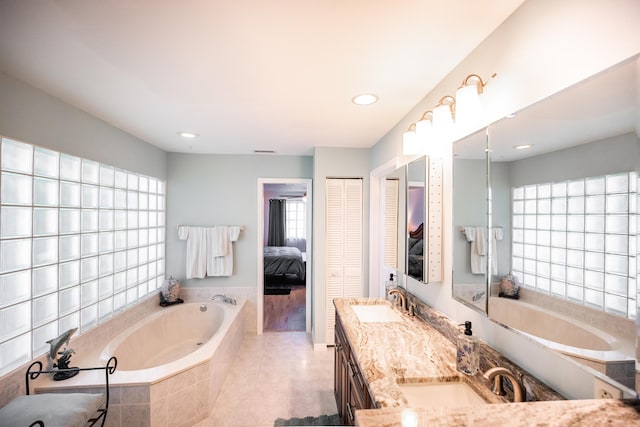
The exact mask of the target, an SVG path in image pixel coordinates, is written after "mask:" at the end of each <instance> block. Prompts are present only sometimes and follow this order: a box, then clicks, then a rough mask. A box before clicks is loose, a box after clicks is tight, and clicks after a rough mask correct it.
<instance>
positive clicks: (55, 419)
mask: <svg viewBox="0 0 640 427" xmlns="http://www.w3.org/2000/svg"><path fill="white" fill-rule="evenodd" d="M105 403H106V398H105V395H104V394H102V393H99V394H90V393H43V394H33V395H30V396H19V397H16V398H15V399H13V400H12V401H11V402H9V403H8V404H7V405H5V406H3V407H2V408H0V427H4V426H28V425H30V424H31V423H33V422H34V421H37V420H41V421H43V422H44V425H45V427H76V426H77V427H83V426H84V425H85V424H86V422H87V420H88V419H89V418H91V417H92V416H93V415H94V414H95V413H96V411H97V410H98V409H100V408H101V407H103V406H104V405H105Z"/></svg>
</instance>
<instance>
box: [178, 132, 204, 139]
mask: <svg viewBox="0 0 640 427" xmlns="http://www.w3.org/2000/svg"><path fill="white" fill-rule="evenodd" d="M178 135H180V136H181V137H183V138H188V139H193V138H197V137H199V136H200V135H199V134H197V133H195V132H187V131H182V132H178Z"/></svg>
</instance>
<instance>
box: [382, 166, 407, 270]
mask: <svg viewBox="0 0 640 427" xmlns="http://www.w3.org/2000/svg"><path fill="white" fill-rule="evenodd" d="M406 186H407V172H406V166H402V167H400V168H398V169H396V170H395V171H393V172H391V173H389V174H387V176H386V177H385V179H384V266H385V268H386V269H387V270H388V271H390V272H395V273H394V274H401V273H405V272H406V262H405V259H406V252H405V235H406V231H405V230H406V229H407V228H406V225H405V224H406V221H407V219H406V218H407V214H406V212H407V199H406Z"/></svg>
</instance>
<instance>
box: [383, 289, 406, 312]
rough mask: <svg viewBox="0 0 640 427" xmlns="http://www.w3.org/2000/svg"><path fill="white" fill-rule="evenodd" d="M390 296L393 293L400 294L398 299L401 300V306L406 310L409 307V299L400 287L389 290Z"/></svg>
mask: <svg viewBox="0 0 640 427" xmlns="http://www.w3.org/2000/svg"><path fill="white" fill-rule="evenodd" d="M388 294H389V295H390V296H391V295H398V299H399V300H400V303H399V304H400V308H401V309H402V310H406V307H407V299H406V297H405V296H404V294H403V293H402V291H400V290H399V289H398V288H393V289H391V290H390V291H389V293H388Z"/></svg>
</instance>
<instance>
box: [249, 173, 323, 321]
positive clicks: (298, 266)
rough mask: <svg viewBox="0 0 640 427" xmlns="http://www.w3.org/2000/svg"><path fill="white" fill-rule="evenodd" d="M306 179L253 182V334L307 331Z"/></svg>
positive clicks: (308, 228)
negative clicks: (255, 189) (255, 188)
mask: <svg viewBox="0 0 640 427" xmlns="http://www.w3.org/2000/svg"><path fill="white" fill-rule="evenodd" d="M311 191H312V185H311V180H310V179H259V180H258V199H259V200H258V207H259V215H258V236H259V237H258V271H257V275H258V277H257V279H258V280H257V283H258V286H257V287H258V292H257V294H258V295H257V297H258V298H257V315H258V319H257V320H258V333H262V332H263V331H269V332H284V331H306V332H310V331H311V253H312V251H311V249H312V236H311V230H312V227H311V224H312V223H311V212H312V197H311Z"/></svg>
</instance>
